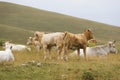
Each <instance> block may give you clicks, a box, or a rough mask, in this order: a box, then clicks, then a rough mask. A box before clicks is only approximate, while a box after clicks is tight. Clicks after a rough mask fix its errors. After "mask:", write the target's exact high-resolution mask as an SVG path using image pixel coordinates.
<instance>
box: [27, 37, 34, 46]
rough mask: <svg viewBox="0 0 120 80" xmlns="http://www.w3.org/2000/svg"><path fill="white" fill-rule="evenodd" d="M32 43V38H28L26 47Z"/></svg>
mask: <svg viewBox="0 0 120 80" xmlns="http://www.w3.org/2000/svg"><path fill="white" fill-rule="evenodd" d="M32 43H33V38H32V37H29V39H28V40H27V45H32Z"/></svg>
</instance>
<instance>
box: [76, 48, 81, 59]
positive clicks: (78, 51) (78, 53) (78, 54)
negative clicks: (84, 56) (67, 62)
mask: <svg viewBox="0 0 120 80" xmlns="http://www.w3.org/2000/svg"><path fill="white" fill-rule="evenodd" d="M77 57H78V60H79V59H80V48H78V49H77Z"/></svg>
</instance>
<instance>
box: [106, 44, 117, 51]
mask: <svg viewBox="0 0 120 80" xmlns="http://www.w3.org/2000/svg"><path fill="white" fill-rule="evenodd" d="M108 45H109V50H110V53H117V50H116V46H115V42H108Z"/></svg>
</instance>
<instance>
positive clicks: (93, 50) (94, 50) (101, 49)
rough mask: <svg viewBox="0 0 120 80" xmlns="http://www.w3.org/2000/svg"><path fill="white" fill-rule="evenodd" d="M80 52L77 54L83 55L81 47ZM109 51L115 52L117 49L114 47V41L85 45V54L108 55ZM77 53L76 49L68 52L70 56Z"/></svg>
mask: <svg viewBox="0 0 120 80" xmlns="http://www.w3.org/2000/svg"><path fill="white" fill-rule="evenodd" d="M80 52H81V54H80V55H79V56H84V53H83V49H80ZM109 53H114V54H117V50H116V47H115V41H109V42H108V43H107V44H104V45H97V46H94V47H87V48H86V55H87V56H104V55H108V54H109ZM74 55H77V51H74V52H73V53H71V54H70V56H74Z"/></svg>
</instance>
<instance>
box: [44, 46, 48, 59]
mask: <svg viewBox="0 0 120 80" xmlns="http://www.w3.org/2000/svg"><path fill="white" fill-rule="evenodd" d="M43 49H44V61H46V59H47V46H43Z"/></svg>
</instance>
